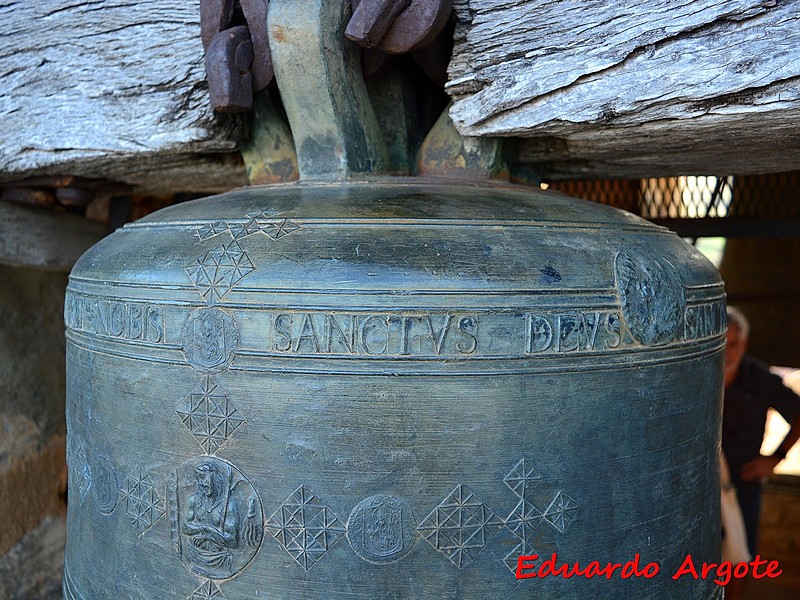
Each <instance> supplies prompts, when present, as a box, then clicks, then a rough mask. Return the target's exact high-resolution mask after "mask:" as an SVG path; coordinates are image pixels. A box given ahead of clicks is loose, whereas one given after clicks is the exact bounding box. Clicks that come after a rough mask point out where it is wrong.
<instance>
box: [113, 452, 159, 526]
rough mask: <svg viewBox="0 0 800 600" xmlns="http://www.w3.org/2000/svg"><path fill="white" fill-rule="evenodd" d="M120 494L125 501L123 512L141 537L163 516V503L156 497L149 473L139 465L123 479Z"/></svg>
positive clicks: (156, 493)
mask: <svg viewBox="0 0 800 600" xmlns="http://www.w3.org/2000/svg"><path fill="white" fill-rule="evenodd" d="M121 492H122V497H123V498H124V499H125V504H126V506H125V512H126V513H128V516H130V518H131V524H132V525H133V526H134V527H135V528H136V532H137V533H138V534H139V537H141V536H142V535H144V532H145V531H147V530H148V529H150V527H152V526H153V523H155V522H156V521H158V520H159V519H160V518H161V517H163V516H164V514H165V510H164V501H163V500H162V499H161V497H160V496H159V495H158V492H157V491H156V488H155V485H153V480H152V478H151V477H150V473H148V472H147V469H145V468H144V467H143V466H142V465H141V464H140V465H139V466H138V467H137V468H136V470H135V471H134V472H133V473H132V474H131V475H128V477H126V478H125V482H124V484H123V486H122V490H121Z"/></svg>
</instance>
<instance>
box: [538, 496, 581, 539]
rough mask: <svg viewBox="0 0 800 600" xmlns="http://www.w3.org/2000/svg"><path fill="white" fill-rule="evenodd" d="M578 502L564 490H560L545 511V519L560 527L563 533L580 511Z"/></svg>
mask: <svg viewBox="0 0 800 600" xmlns="http://www.w3.org/2000/svg"><path fill="white" fill-rule="evenodd" d="M578 508H580V507H579V506H578V503H577V502H575V500H573V499H572V498H570V497H569V496H567V495H566V494H565V493H564V492H558V493H557V494H556V496H555V498H553V501H552V502H551V503H550V506H548V507H547V508H546V509H545V511H544V520H545V521H547V522H548V523H550V524H551V525H552V526H553V527H555V528H556V529H558V531H560V532H561V533H564V531H565V530H566V529H567V527H569V524H570V523H572V521H574V520H575V515H576V514H577V512H578Z"/></svg>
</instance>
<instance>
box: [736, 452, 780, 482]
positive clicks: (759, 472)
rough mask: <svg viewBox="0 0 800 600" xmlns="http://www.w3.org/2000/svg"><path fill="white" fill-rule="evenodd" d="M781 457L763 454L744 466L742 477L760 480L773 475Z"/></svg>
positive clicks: (746, 479) (747, 479)
mask: <svg viewBox="0 0 800 600" xmlns="http://www.w3.org/2000/svg"><path fill="white" fill-rule="evenodd" d="M779 462H781V459H780V458H778V457H776V456H764V455H761V456H759V457H758V458H754V459H753V460H751V461H748V462H746V463H744V465H743V466H742V473H741V475H742V479H743V480H744V481H759V480H761V479H764V478H765V477H768V476H770V475H772V472H773V471H774V470H775V467H777V466H778V463H779Z"/></svg>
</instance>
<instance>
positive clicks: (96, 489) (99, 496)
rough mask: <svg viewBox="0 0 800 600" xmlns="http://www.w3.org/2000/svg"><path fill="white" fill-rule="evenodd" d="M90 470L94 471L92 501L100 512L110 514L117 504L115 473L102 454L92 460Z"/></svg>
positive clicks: (117, 482) (117, 483) (117, 486)
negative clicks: (92, 463)
mask: <svg viewBox="0 0 800 600" xmlns="http://www.w3.org/2000/svg"><path fill="white" fill-rule="evenodd" d="M92 471H93V473H94V482H93V485H92V492H93V494H94V503H95V504H96V505H97V508H99V509H100V512H101V513H103V514H104V515H110V514H111V513H112V512H114V508H115V507H116V506H117V497H118V496H119V481H118V480H117V474H116V472H115V471H114V467H113V466H111V463H110V462H108V459H106V458H104V457H102V456H100V457H98V458H97V459H96V460H95V461H94V465H93V467H92Z"/></svg>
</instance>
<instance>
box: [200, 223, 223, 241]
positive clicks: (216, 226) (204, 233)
mask: <svg viewBox="0 0 800 600" xmlns="http://www.w3.org/2000/svg"><path fill="white" fill-rule="evenodd" d="M225 231H228V224H227V223H226V222H225V221H217V222H216V223H209V224H208V225H203V226H202V227H201V228H200V229H198V230H197V233H196V234H195V235H196V236H197V237H198V238H200V239H201V240H207V239H208V238H210V237H214V236H215V235H219V234H220V233H223V232H225Z"/></svg>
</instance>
